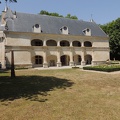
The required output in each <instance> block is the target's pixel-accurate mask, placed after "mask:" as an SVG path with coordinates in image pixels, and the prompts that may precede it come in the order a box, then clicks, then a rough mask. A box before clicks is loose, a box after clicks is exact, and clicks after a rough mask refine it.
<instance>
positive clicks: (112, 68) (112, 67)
mask: <svg viewBox="0 0 120 120" xmlns="http://www.w3.org/2000/svg"><path fill="white" fill-rule="evenodd" d="M83 69H84V70H95V71H103V72H114V71H120V65H100V66H87V67H83Z"/></svg>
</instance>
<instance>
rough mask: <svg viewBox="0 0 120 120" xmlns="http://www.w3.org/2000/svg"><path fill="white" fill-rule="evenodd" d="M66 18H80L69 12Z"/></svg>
mask: <svg viewBox="0 0 120 120" xmlns="http://www.w3.org/2000/svg"><path fill="white" fill-rule="evenodd" d="M66 18H70V19H76V20H77V19H78V18H77V17H76V16H71V14H67V16H66Z"/></svg>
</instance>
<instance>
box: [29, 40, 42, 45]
mask: <svg viewBox="0 0 120 120" xmlns="http://www.w3.org/2000/svg"><path fill="white" fill-rule="evenodd" d="M31 45H32V46H43V41H42V40H39V39H34V40H32V41H31Z"/></svg>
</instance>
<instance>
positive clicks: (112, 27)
mask: <svg viewBox="0 0 120 120" xmlns="http://www.w3.org/2000/svg"><path fill="white" fill-rule="evenodd" d="M101 28H102V29H103V30H104V31H105V33H107V34H108V35H109V38H110V40H109V43H110V57H111V59H114V58H115V59H116V60H120V18H118V19H116V20H114V21H112V22H110V23H107V24H105V25H101Z"/></svg>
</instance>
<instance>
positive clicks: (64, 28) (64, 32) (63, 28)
mask: <svg viewBox="0 0 120 120" xmlns="http://www.w3.org/2000/svg"><path fill="white" fill-rule="evenodd" d="M60 31H61V33H62V34H66V35H68V34H69V31H68V27H67V26H63V27H61V28H60Z"/></svg>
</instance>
